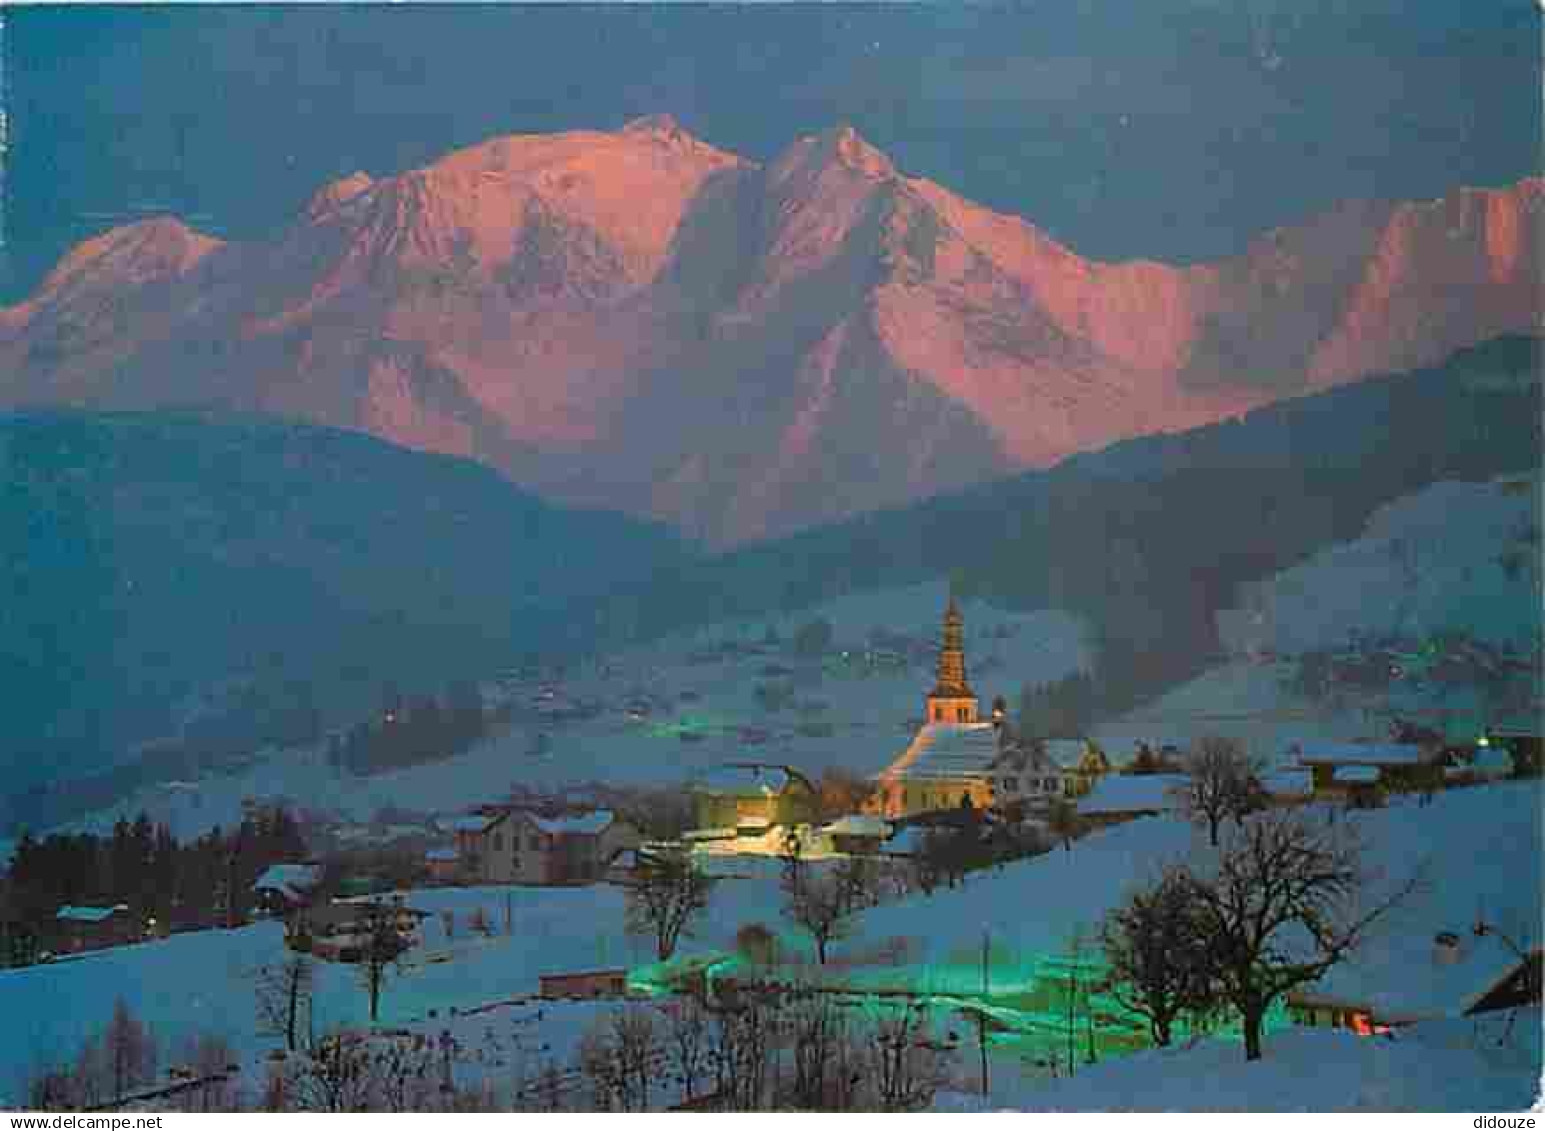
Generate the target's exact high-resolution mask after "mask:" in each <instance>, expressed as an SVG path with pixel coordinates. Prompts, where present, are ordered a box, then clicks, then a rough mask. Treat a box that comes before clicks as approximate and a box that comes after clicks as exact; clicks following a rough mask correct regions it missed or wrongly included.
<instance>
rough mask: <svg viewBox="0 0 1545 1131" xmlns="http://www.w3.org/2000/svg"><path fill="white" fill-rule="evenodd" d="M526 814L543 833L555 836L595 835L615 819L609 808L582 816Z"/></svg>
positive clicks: (605, 828)
mask: <svg viewBox="0 0 1545 1131" xmlns="http://www.w3.org/2000/svg"><path fill="white" fill-rule="evenodd" d="M528 815H529V816H530V818H531V823H532V824H533V825H535V826H536V827H537V828H539V829H541V830H542V831H543V832H544V833H552V834H554V835H556V836H562V835H565V834H574V833H579V834H583V835H585V836H595V835H597V834H598V833H603V832H605V831H606V830H607V829H609V828H610V827H611V824H612V821H613V820H614V819H615V818H614V817H613V816H612V811H611V810H610V809H597V810H596V811H595V812H593V813H586V814H585V815H584V816H582V817H538V816H537V815H536V814H535V813H531V814H528Z"/></svg>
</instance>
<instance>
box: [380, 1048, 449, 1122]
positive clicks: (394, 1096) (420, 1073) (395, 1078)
mask: <svg viewBox="0 0 1545 1131" xmlns="http://www.w3.org/2000/svg"><path fill="white" fill-rule="evenodd" d="M373 1055H374V1061H375V1063H374V1065H373V1070H374V1076H375V1080H376V1085H377V1092H378V1093H379V1097H380V1100H381V1103H382V1104H383V1105H384V1106H385V1108H386V1110H387V1111H391V1112H405V1111H423V1110H425V1109H426V1108H428V1107H429V1101H430V1097H431V1096H432V1095H433V1094H434V1092H435V1088H436V1083H437V1073H436V1071H435V1050H434V1048H433V1047H432V1046H431V1045H430V1044H429V1043H428V1042H427V1041H426V1040H425V1039H424V1038H423V1036H422V1035H414V1036H398V1037H392V1038H390V1039H388V1040H386V1041H384V1042H379V1043H377V1045H376V1048H375V1050H374V1054H373Z"/></svg>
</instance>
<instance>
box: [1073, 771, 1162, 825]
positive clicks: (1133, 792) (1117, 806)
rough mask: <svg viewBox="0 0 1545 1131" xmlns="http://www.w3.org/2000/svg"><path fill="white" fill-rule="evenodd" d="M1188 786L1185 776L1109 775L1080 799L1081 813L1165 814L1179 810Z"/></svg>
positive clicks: (1079, 809)
mask: <svg viewBox="0 0 1545 1131" xmlns="http://www.w3.org/2000/svg"><path fill="white" fill-rule="evenodd" d="M1185 787H1186V777H1185V775H1184V774H1106V775H1105V776H1104V777H1102V778H1101V779H1100V780H1099V781H1098V782H1096V783H1095V786H1094V788H1093V789H1092V790H1090V791H1089V793H1088V795H1087V796H1085V797H1083V798H1081V799H1080V800H1079V802H1078V811H1079V812H1080V813H1086V814H1091V815H1093V814H1103V813H1163V812H1167V811H1169V810H1171V809H1175V808H1178V807H1179V804H1180V799H1179V795H1180V792H1181V791H1182V790H1184V789H1185Z"/></svg>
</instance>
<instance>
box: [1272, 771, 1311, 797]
mask: <svg viewBox="0 0 1545 1131" xmlns="http://www.w3.org/2000/svg"><path fill="white" fill-rule="evenodd" d="M1261 787H1262V788H1263V789H1265V790H1266V792H1267V794H1268V795H1269V796H1271V797H1309V796H1311V795H1313V793H1314V775H1313V774H1311V773H1310V772H1309V771H1308V770H1291V769H1289V770H1274V771H1272V772H1271V773H1269V774H1265V775H1263V776H1262V778H1261Z"/></svg>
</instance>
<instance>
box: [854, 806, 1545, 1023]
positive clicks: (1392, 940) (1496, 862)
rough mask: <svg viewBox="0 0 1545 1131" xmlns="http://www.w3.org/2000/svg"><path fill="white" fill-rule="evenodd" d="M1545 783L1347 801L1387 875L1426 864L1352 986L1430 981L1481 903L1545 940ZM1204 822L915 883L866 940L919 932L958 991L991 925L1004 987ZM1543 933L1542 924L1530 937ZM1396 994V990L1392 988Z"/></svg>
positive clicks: (879, 912) (926, 956)
mask: <svg viewBox="0 0 1545 1131" xmlns="http://www.w3.org/2000/svg"><path fill="white" fill-rule="evenodd" d="M1540 801H1541V794H1540V787H1539V784H1538V783H1537V782H1508V783H1502V784H1497V785H1492V786H1486V787H1480V788H1473V789H1457V790H1450V791H1447V792H1443V793H1440V794H1438V795H1437V796H1436V797H1435V798H1434V800H1433V802H1432V804H1431V805H1428V806H1418V805H1417V804H1416V801H1415V799H1414V798H1413V799H1411V800H1409V801H1404V800H1402V801H1399V802H1397V803H1393V804H1391V805H1390V806H1389V807H1388V808H1384V809H1378V810H1370V811H1362V812H1349V813H1346V814H1344V815H1343V816H1342V818H1341V819H1342V820H1345V821H1348V822H1355V823H1356V826H1357V828H1358V830H1359V832H1360V833H1361V835H1362V836H1363V837H1364V839H1365V841H1366V843H1367V845H1368V854H1367V858H1366V860H1365V863H1366V864H1367V866H1368V868H1369V871H1370V873H1371V874H1373V875H1375V876H1377V877H1379V880H1378V882H1379V883H1381V884H1389V885H1397V884H1400V883H1402V882H1403V881H1404V880H1405V879H1406V878H1408V877H1409V876H1411V875H1412V873H1413V872H1415V871H1418V870H1419V871H1420V872H1421V876H1422V884H1421V886H1420V888H1419V890H1418V891H1417V892H1416V893H1415V894H1414V895H1413V896H1411V897H1410V898H1409V899H1408V900H1406V901H1405V902H1404V903H1403V904H1402V906H1401V908H1400V910H1399V911H1398V913H1396V914H1395V915H1394V916H1393V917H1392V918H1391V919H1390V920H1388V925H1387V927H1386V928H1385V929H1384V930H1383V931H1382V932H1381V933H1380V934H1378V935H1376V936H1374V937H1373V938H1372V939H1370V940H1369V942H1368V943H1367V944H1366V946H1365V949H1364V951H1363V952H1362V953H1361V954H1360V955H1359V956H1358V957H1357V958H1356V959H1355V960H1353V961H1352V962H1350V963H1349V964H1348V967H1347V969H1346V970H1345V971H1342V972H1338V974H1337V984H1338V987H1339V988H1342V989H1345V990H1347V991H1348V992H1367V993H1369V994H1385V995H1395V994H1396V993H1397V990H1399V988H1400V987H1401V986H1402V985H1405V986H1407V987H1409V988H1411V989H1412V991H1413V992H1415V991H1416V990H1418V989H1420V988H1421V983H1422V981H1423V977H1424V975H1425V974H1426V973H1427V971H1428V967H1429V965H1430V963H1431V961H1432V938H1433V936H1434V934H1436V933H1437V932H1439V931H1445V930H1448V931H1456V932H1463V931H1468V930H1469V929H1470V928H1471V926H1472V925H1473V924H1474V922H1475V917H1476V914H1477V910H1478V909H1480V910H1482V911H1483V912H1484V914H1485V916H1486V918H1487V919H1488V920H1489V921H1490V922H1492V923H1494V924H1496V925H1498V926H1500V927H1502V929H1504V930H1508V931H1510V932H1511V933H1512V934H1513V935H1514V936H1516V937H1522V938H1529V937H1532V938H1534V940H1535V942H1536V944H1537V943H1538V940H1539V924H1540V921H1541V914H1542V904H1541V895H1540V892H1541V887H1540V883H1541V871H1540V855H1541V816H1540ZM1208 852H1209V849H1208V845H1207V836H1206V833H1205V831H1202V830H1198V829H1195V828H1193V827H1191V826H1190V825H1188V824H1186V823H1185V822H1183V821H1182V820H1180V819H1178V818H1161V817H1150V818H1144V819H1141V820H1137V821H1132V822H1130V823H1128V824H1123V825H1118V826H1116V827H1114V828H1110V829H1107V830H1104V831H1102V832H1098V833H1094V834H1092V835H1090V836H1088V837H1085V838H1083V839H1081V840H1078V841H1075V842H1074V844H1073V848H1072V851H1070V852H1062V851H1056V852H1052V853H1049V854H1047V855H1045V856H1039V857H1035V858H1033V859H1030V860H1025V861H1020V862H1017V863H1014V864H1010V865H1008V866H1006V867H1004V868H1002V869H999V870H996V871H992V872H988V873H978V874H976V875H975V876H974V877H973V878H972V879H971V880H970V882H968V883H967V884H966V885H965V886H963V887H961V888H957V889H953V890H944V891H936V892H935V893H934V894H933V895H932V896H922V895H916V896H912V897H910V898H908V899H905V900H903V901H901V902H898V903H895V904H891V905H888V906H883V907H878V908H875V909H874V910H872V911H869V912H867V913H866V914H865V915H864V919H863V929H862V931H861V932H860V933H859V934H858V935H857V936H855V942H856V943H857V942H861V941H863V940H869V941H875V940H880V939H885V938H894V937H902V938H908V939H913V940H916V941H917V942H918V944H919V949H918V951H917V962H918V966H919V976H920V977H921V978H923V979H924V981H925V982H926V984H928V985H929V986H930V988H933V989H937V990H941V991H942V990H947V989H948V988H949V987H950V984H951V978H952V977H953V976H955V975H957V974H958V976H959V977H961V978H964V979H966V981H965V982H964V984H963V986H964V988H965V989H972V988H974V987H975V986H978V985H979V984H980V972H979V970H980V968H979V966H978V965H977V963H978V962H979V956H980V947H981V942H982V933H983V931H984V930H985V931H987V932H988V934H989V936H990V938H991V943H992V952H993V956H994V958H993V970H992V978H993V985H994V986H998V987H1000V988H1001V986H1003V985H1005V984H1012V983H1013V982H1015V981H1016V980H1028V979H1030V978H1032V977H1034V975H1035V972H1036V970H1037V969H1038V968H1039V967H1040V965H1041V963H1042V962H1044V960H1045V959H1046V957H1047V956H1052V955H1057V954H1061V953H1065V952H1066V951H1067V949H1068V947H1069V944H1070V942H1071V940H1072V938H1073V936H1074V935H1075V934H1076V933H1079V932H1082V933H1084V934H1085V936H1086V937H1087V936H1088V934H1089V932H1090V931H1091V930H1092V929H1093V928H1094V927H1095V926H1096V925H1097V924H1098V923H1099V921H1100V919H1101V918H1102V917H1103V916H1104V915H1105V913H1106V912H1107V911H1108V910H1110V909H1111V908H1112V907H1114V906H1116V905H1117V904H1118V903H1120V902H1121V900H1122V899H1123V898H1124V896H1125V895H1126V894H1127V893H1128V892H1130V891H1131V890H1134V889H1136V888H1138V887H1141V886H1142V885H1143V884H1145V883H1147V882H1149V881H1150V880H1151V879H1152V878H1153V877H1154V876H1155V875H1156V874H1157V871H1158V869H1159V868H1160V867H1162V866H1163V865H1164V864H1166V863H1170V862H1173V861H1177V860H1182V859H1186V858H1196V857H1200V856H1205V855H1206V854H1207V853H1208ZM1531 932H1532V935H1531ZM1390 1000H1391V1001H1393V998H1390Z"/></svg>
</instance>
